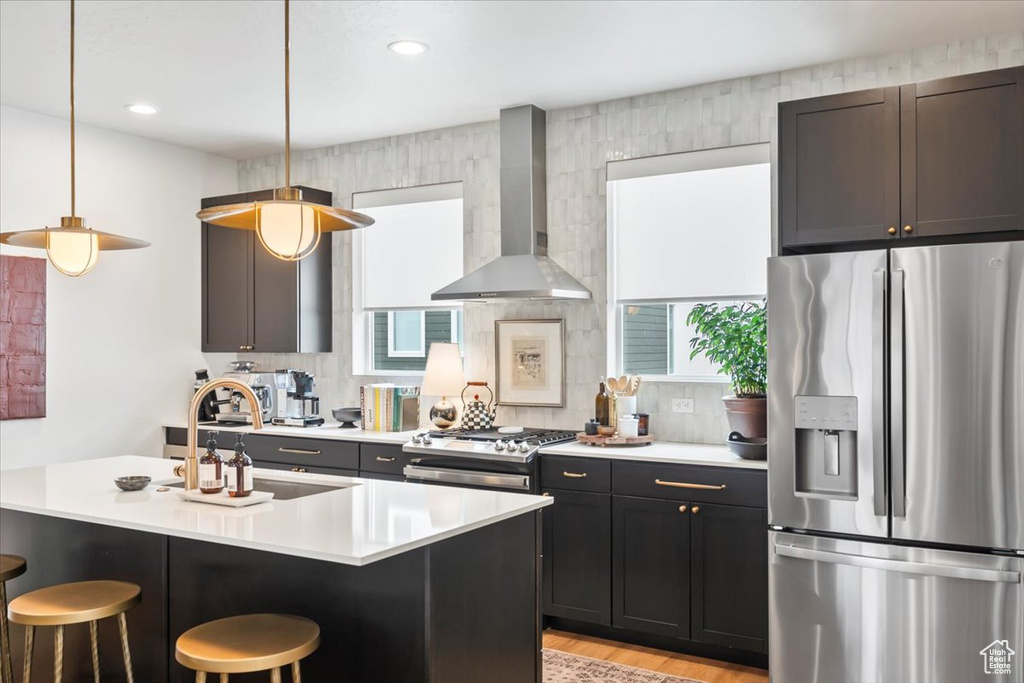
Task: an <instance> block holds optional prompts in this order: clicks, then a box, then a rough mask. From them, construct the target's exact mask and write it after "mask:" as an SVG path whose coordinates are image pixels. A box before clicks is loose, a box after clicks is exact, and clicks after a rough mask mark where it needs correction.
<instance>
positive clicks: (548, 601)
mask: <svg viewBox="0 0 1024 683" xmlns="http://www.w3.org/2000/svg"><path fill="white" fill-rule="evenodd" d="M544 495H551V496H553V497H554V499H555V503H554V505H552V506H551V507H547V508H544V511H543V512H542V514H541V518H542V519H543V520H544V545H543V547H544V551H543V552H544V589H543V591H544V592H543V596H544V598H543V599H544V614H550V615H552V616H556V617H566V618H568V619H577V620H579V621H589V622H593V623H596V624H605V625H606V626H607V625H610V624H611V623H612V580H611V579H612V577H611V561H612V502H611V500H612V497H611V496H610V495H609V494H607V493H581V492H579V491H554V490H549V491H545V492H544Z"/></svg>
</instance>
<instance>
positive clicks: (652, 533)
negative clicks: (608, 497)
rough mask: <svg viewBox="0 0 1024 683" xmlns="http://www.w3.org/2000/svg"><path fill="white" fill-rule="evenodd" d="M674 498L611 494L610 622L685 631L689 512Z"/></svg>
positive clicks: (687, 619) (679, 635)
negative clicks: (657, 498)
mask: <svg viewBox="0 0 1024 683" xmlns="http://www.w3.org/2000/svg"><path fill="white" fill-rule="evenodd" d="M687 510H688V506H687V505H685V504H682V505H681V504H680V503H679V502H677V501H670V500H653V499H650V498H630V497H627V496H613V497H612V624H613V625H615V626H618V627H620V628H628V629H632V630H634V631H643V632H645V633H655V634H658V635H664V636H671V637H675V638H689V637H690V517H691V515H690V514H689V512H688V511H687Z"/></svg>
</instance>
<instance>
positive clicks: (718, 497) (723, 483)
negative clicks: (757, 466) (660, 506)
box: [612, 461, 768, 507]
mask: <svg viewBox="0 0 1024 683" xmlns="http://www.w3.org/2000/svg"><path fill="white" fill-rule="evenodd" d="M612 492H613V493H615V494H617V495H622V496H636V497H639V498H665V499H668V500H678V501H681V502H682V501H687V502H695V503H717V504H725V505H749V506H754V507H767V506H768V477H767V472H765V471H764V470H743V469H736V468H729V467H701V466H694V465H660V464H653V463H637V462H624V461H616V462H613V463H612Z"/></svg>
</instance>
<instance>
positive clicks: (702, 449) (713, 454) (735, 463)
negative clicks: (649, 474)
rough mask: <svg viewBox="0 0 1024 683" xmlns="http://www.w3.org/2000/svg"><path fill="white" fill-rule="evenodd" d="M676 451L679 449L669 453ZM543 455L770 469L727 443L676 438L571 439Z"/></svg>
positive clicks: (544, 448) (547, 450)
mask: <svg viewBox="0 0 1024 683" xmlns="http://www.w3.org/2000/svg"><path fill="white" fill-rule="evenodd" d="M666 451H676V452H677V453H666ZM540 455H541V457H542V458H543V456H544V455H561V456H566V457H570V458H594V459H599V460H624V461H631V462H649V463H661V464H666V465H697V466H702V467H727V468H734V469H744V470H752V471H755V472H764V471H767V470H768V461H767V460H744V459H743V458H740V457H739V456H737V455H734V454H733V453H732V452H731V451H730V450H729V448H728V447H727V446H724V445H721V446H719V445H715V444H691V443H681V442H675V441H655V442H654V443H652V444H651V445H649V446H627V447H615V446H610V447H600V446H589V445H586V444H581V443H579V442H578V441H577V442H572V443H563V444H555V445H553V446H545V447H543V448H541V450H540Z"/></svg>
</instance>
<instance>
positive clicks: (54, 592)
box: [8, 581, 142, 683]
mask: <svg viewBox="0 0 1024 683" xmlns="http://www.w3.org/2000/svg"><path fill="white" fill-rule="evenodd" d="M141 600H142V589H140V588H139V587H138V586H136V585H135V584H134V583H127V582H125V581H79V582H77V583H62V584H60V585H57V586H49V587H47V588H40V589H39V590H34V591H31V592H28V593H25V594H24V595H21V596H19V597H17V598H15V599H14V600H13V601H12V602H11V606H10V608H8V615H9V616H10V619H11V622H12V623H15V624H22V625H24V626H25V677H24V679H23V683H31V681H32V654H33V649H34V645H35V642H34V640H35V628H36V626H55V627H56V629H55V630H54V635H53V650H54V655H53V680H54V683H60V680H61V677H62V675H63V673H64V627H65V626H68V625H71V624H83V623H85V622H89V638H90V641H91V643H92V671H93V678H94V680H95V681H96V683H99V680H100V653H99V648H98V645H97V642H96V622H97V621H99V620H100V619H105V618H107V617H112V616H114V615H117V623H118V626H119V627H120V629H121V653H122V654H123V655H124V670H125V672H126V673H127V675H128V683H133V681H134V680H135V679H134V677H133V676H132V657H131V653H130V652H129V650H128V622H127V620H126V619H125V616H124V613H125V612H127V611H128V610H130V609H131V608H132V607H135V605H137V604H139V602H140V601H141Z"/></svg>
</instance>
